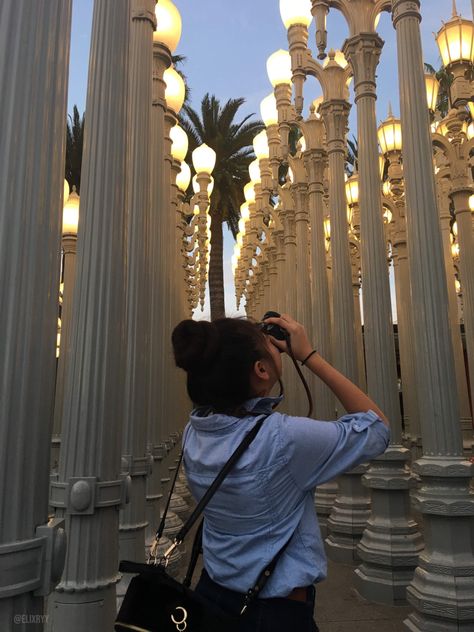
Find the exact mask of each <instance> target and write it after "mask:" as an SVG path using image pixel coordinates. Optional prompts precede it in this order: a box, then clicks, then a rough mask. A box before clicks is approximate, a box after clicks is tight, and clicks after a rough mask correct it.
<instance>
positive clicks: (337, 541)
mask: <svg viewBox="0 0 474 632" xmlns="http://www.w3.org/2000/svg"><path fill="white" fill-rule="evenodd" d="M326 9H327V5H326ZM313 10H315V7H314V6H313ZM280 12H281V15H282V19H283V21H284V23H285V26H286V27H287V29H288V42H289V50H290V59H291V72H292V80H293V85H294V88H295V107H294V116H295V117H296V118H297V117H300V115H301V112H302V107H303V84H304V80H305V77H306V76H307V75H311V76H314V77H315V78H316V79H317V80H318V81H319V82H320V84H321V87H322V89H323V95H324V100H323V102H322V104H321V105H320V106H319V112H320V113H321V115H322V118H323V121H324V124H325V128H326V142H327V152H328V163H329V198H330V212H331V230H332V236H331V252H332V276H333V286H332V287H333V293H332V295H333V340H334V362H335V365H336V366H337V368H338V369H339V370H341V371H342V372H343V373H344V374H345V375H346V376H347V377H349V379H351V380H353V381H354V382H357V381H358V364H357V349H356V341H355V327H354V302H353V292H352V274H351V262H350V255H349V241H348V231H347V220H346V199H345V190H344V162H345V153H346V145H345V135H346V129H347V123H348V115H349V111H350V104H349V102H348V97H349V90H348V87H347V85H348V81H349V78H350V70H349V68H348V66H347V62H346V60H345V58H344V55H343V54H342V53H340V51H339V52H336V51H334V50H331V51H330V52H329V59H328V60H327V63H325V65H324V66H321V65H320V64H318V63H317V62H316V61H315V60H314V59H313V58H312V56H311V51H310V50H309V48H308V47H307V41H308V24H309V23H310V22H311V19H312V17H311V7H310V6H309V3H303V4H302V5H300V4H299V3H298V5H296V4H295V3H292V2H290V1H289V0H282V1H281V3H280ZM317 26H319V25H317ZM278 87H279V86H278ZM290 95H291V91H290ZM275 96H276V99H277V107H278V108H279V114H280V108H281V110H282V111H283V110H285V111H286V110H287V109H288V108H287V107H286V104H285V103H282V106H283V107H281V106H280V103H279V95H278V93H277V91H276V90H275ZM284 131H285V130H284ZM280 136H281V140H282V146H283V148H284V147H285V133H282V126H281V124H280ZM365 470H366V466H364V465H362V466H359V467H357V468H355V469H354V470H352V471H351V472H350V473H348V474H345V475H343V476H342V477H341V478H340V487H339V496H338V498H337V499H336V502H335V504H334V508H333V512H332V514H331V516H330V518H329V521H328V524H329V529H330V535H329V537H328V539H327V541H326V542H327V544H328V547H329V554H330V556H331V557H332V558H334V559H337V560H341V561H346V562H347V561H353V559H354V557H355V555H356V546H357V543H358V541H359V539H360V536H361V534H362V531H363V529H364V527H365V524H366V521H367V518H368V514H369V506H370V500H369V496H368V492H367V490H366V489H365V488H364V487H363V486H362V483H361V480H360V475H361V474H362V473H363V472H365Z"/></svg>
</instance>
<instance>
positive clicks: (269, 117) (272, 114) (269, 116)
mask: <svg viewBox="0 0 474 632" xmlns="http://www.w3.org/2000/svg"><path fill="white" fill-rule="evenodd" d="M260 114H261V116H262V121H263V122H264V123H265V127H270V125H277V123H278V110H277V104H276V99H275V95H274V94H273V92H272V93H271V94H269V95H268V96H267V97H265V98H264V99H262V101H261V103H260Z"/></svg>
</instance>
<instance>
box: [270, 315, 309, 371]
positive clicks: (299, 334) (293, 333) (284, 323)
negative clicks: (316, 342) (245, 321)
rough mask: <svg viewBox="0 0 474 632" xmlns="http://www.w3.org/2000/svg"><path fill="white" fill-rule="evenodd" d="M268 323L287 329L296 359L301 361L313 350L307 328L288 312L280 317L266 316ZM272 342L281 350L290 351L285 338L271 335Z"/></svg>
mask: <svg viewBox="0 0 474 632" xmlns="http://www.w3.org/2000/svg"><path fill="white" fill-rule="evenodd" d="M264 322H266V323H274V324H275V325H279V326H280V327H281V328H282V329H285V330H286V331H287V332H288V333H289V334H290V337H291V341H290V343H291V350H292V351H293V355H294V357H295V359H296V360H299V361H300V362H301V361H302V360H304V359H305V358H306V357H307V356H308V355H309V354H310V353H311V351H312V350H313V347H312V346H311V343H310V341H309V339H308V335H307V333H306V330H305V328H304V327H303V325H302V324H301V323H298V322H297V321H296V320H294V318H292V317H291V316H289V315H288V314H282V315H281V316H280V317H279V318H275V317H272V318H265V321H264ZM271 339H272V343H273V344H274V345H275V346H276V347H278V349H280V351H286V352H287V353H288V348H287V344H286V342H285V341H283V340H277V339H276V338H273V336H272V337H271Z"/></svg>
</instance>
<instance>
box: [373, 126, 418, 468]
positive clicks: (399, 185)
mask: <svg viewBox="0 0 474 632" xmlns="http://www.w3.org/2000/svg"><path fill="white" fill-rule="evenodd" d="M386 123H388V124H387V125H384V124H382V125H381V136H380V139H379V140H381V146H383V147H384V148H385V149H386V150H387V152H386V153H384V154H382V155H383V159H384V163H385V160H387V161H388V165H389V166H388V179H387V180H386V181H385V182H384V187H385V189H386V190H385V195H386V196H389V199H393V203H394V213H393V222H394V223H393V230H392V257H393V265H394V274H395V292H396V300H397V325H398V344H399V354H400V372H401V378H402V396H403V408H404V421H405V435H406V438H407V440H408V445H409V447H410V448H411V449H412V454H413V455H414V457H415V458H417V457H418V456H419V455H420V454H421V430H420V413H419V408H418V394H417V389H416V374H415V362H414V358H413V345H414V340H413V336H414V332H413V320H412V319H413V310H412V299H411V290H410V271H409V267H408V252H407V236H406V209H405V189H404V186H403V169H402V163H401V150H402V135H401V123H400V120H399V119H395V117H393V116H392V115H389V118H388V120H387V121H386ZM387 184H388V186H386V185H387ZM387 189H388V190H387Z"/></svg>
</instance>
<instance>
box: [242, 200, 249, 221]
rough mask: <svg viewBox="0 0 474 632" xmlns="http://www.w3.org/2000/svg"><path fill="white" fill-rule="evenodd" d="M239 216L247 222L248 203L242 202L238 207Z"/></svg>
mask: <svg viewBox="0 0 474 632" xmlns="http://www.w3.org/2000/svg"><path fill="white" fill-rule="evenodd" d="M240 215H241V217H242V219H244V220H245V221H248V219H249V218H250V208H249V205H248V202H244V203H243V204H241V205H240Z"/></svg>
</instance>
